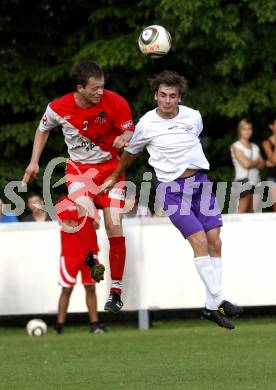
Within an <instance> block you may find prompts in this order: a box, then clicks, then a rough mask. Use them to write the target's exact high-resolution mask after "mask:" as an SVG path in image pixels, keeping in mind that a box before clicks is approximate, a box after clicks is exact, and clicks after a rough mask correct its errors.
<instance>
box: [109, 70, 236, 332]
mask: <svg viewBox="0 0 276 390" xmlns="http://www.w3.org/2000/svg"><path fill="white" fill-rule="evenodd" d="M151 86H152V89H153V91H154V97H155V100H156V101H157V108H155V109H154V110H151V111H149V112H147V113H146V114H145V115H144V116H143V117H142V118H141V119H140V121H139V122H138V124H137V126H136V130H135V132H134V135H133V137H132V139H131V141H130V143H129V145H128V146H127V147H126V148H125V150H124V153H123V155H122V158H121V161H120V163H119V165H118V167H117V168H116V169H115V171H114V172H113V174H112V175H111V176H110V177H109V178H107V179H106V181H105V184H104V188H105V191H108V190H110V189H111V188H112V186H113V185H114V184H115V183H117V182H118V180H120V174H121V173H122V172H124V171H125V169H127V167H128V166H130V165H131V164H132V162H133V161H134V160H135V159H136V158H137V155H138V154H139V153H140V152H141V151H142V150H143V149H144V147H146V148H147V150H148V152H149V155H150V158H149V163H150V164H151V165H152V166H153V168H154V170H155V173H156V176H157V179H158V183H157V192H156V196H157V198H158V201H159V203H160V204H161V205H162V207H163V208H164V210H165V211H166V212H167V215H168V216H169V218H170V220H171V221H172V223H173V224H174V225H175V226H176V227H177V229H179V231H180V232H181V233H182V235H183V236H184V238H187V240H188V241H189V243H190V245H191V247H192V249H193V251H194V260H195V266H196V269H197V271H198V274H199V276H200V278H201V279H202V281H203V283H204V285H205V288H206V308H205V309H203V311H202V314H203V316H204V318H206V319H208V320H211V321H213V322H215V323H217V324H218V325H219V326H221V327H224V328H228V329H233V328H234V324H233V322H232V321H231V320H230V319H229V318H228V317H234V316H237V315H239V314H240V313H241V312H242V308H241V307H239V306H236V305H233V304H232V303H231V302H229V301H226V300H225V299H224V296H223V292H222V286H221V276H222V261H221V239H220V227H221V226H222V220H221V213H220V210H219V209H218V206H217V202H216V198H215V195H214V194H213V193H212V183H211V182H210V181H209V179H208V177H207V175H206V173H205V170H207V169H209V163H208V161H207V159H206V157H205V155H204V153H203V150H202V147H201V143H200V140H199V135H200V133H201V131H202V128H203V125H202V119H201V115H200V113H199V112H198V111H196V110H193V109H191V108H189V107H186V106H183V105H181V104H180V101H181V97H182V94H183V92H184V90H185V88H186V80H185V79H184V78H183V77H182V76H180V75H178V74H177V73H175V72H171V71H163V72H162V73H160V74H159V75H157V76H156V77H155V78H153V79H152V80H151ZM103 191H104V190H103Z"/></svg>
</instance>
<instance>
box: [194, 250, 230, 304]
mask: <svg viewBox="0 0 276 390" xmlns="http://www.w3.org/2000/svg"><path fill="white" fill-rule="evenodd" d="M194 260H195V266H196V269H197V272H198V274H199V276H200V278H201V279H202V281H203V283H204V285H205V288H206V291H208V293H209V294H210V296H211V297H212V302H208V306H207V302H206V307H207V309H209V310H217V308H218V306H219V304H220V303H221V301H222V300H223V297H222V291H221V286H220V283H219V280H218V277H217V272H216V271H215V268H214V267H213V265H212V262H211V259H210V256H200V257H195V259H194ZM209 305H210V306H211V307H209Z"/></svg>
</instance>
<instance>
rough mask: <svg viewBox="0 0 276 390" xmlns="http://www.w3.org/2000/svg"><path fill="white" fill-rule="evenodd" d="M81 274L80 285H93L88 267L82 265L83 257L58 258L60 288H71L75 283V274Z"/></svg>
mask: <svg viewBox="0 0 276 390" xmlns="http://www.w3.org/2000/svg"><path fill="white" fill-rule="evenodd" d="M78 272H80V273H81V282H82V284H94V283H95V281H94V280H93V279H92V277H91V274H90V267H88V266H87V265H85V264H84V259H83V257H82V258H80V257H69V256H66V257H65V256H61V257H60V277H59V284H60V285H61V286H62V287H73V286H75V284H76V283H77V274H78Z"/></svg>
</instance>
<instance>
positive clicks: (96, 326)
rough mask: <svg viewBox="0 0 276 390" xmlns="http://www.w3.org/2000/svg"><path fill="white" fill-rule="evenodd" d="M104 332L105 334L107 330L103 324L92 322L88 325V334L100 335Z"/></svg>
mask: <svg viewBox="0 0 276 390" xmlns="http://www.w3.org/2000/svg"><path fill="white" fill-rule="evenodd" d="M106 332H107V329H106V327H105V325H104V324H100V323H99V322H92V323H91V324H90V333H94V334H98V333H99V334H102V333H106Z"/></svg>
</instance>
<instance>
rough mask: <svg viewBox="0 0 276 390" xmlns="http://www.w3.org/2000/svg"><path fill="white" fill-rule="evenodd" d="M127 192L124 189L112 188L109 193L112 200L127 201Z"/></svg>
mask: <svg viewBox="0 0 276 390" xmlns="http://www.w3.org/2000/svg"><path fill="white" fill-rule="evenodd" d="M125 192H126V191H125V190H124V189H123V188H112V190H110V191H109V193H108V196H109V198H111V199H118V200H125Z"/></svg>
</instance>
